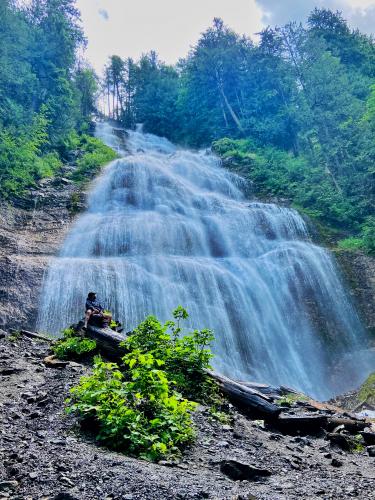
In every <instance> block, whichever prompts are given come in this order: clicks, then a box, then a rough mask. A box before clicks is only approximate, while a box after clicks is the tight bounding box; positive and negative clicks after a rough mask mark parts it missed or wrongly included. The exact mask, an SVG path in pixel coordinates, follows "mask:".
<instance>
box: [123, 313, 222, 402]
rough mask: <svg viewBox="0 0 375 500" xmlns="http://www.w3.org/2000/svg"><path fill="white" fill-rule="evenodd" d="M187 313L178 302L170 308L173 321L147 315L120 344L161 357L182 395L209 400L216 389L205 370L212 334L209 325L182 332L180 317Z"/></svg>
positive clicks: (184, 317)
mask: <svg viewBox="0 0 375 500" xmlns="http://www.w3.org/2000/svg"><path fill="white" fill-rule="evenodd" d="M188 316H189V315H188V313H187V311H186V310H185V309H184V308H183V307H181V306H179V307H178V308H177V309H175V310H174V311H173V317H174V320H175V321H167V322H166V323H165V324H164V325H162V324H161V323H160V322H159V321H158V319H157V318H155V317H154V316H149V317H148V318H146V319H145V321H143V322H142V323H141V324H140V325H139V326H138V327H137V328H136V329H135V330H134V332H133V333H132V335H130V336H129V337H128V338H127V339H126V340H125V341H124V343H123V345H124V347H125V348H126V349H127V350H129V351H133V350H139V351H140V352H143V353H145V352H149V353H151V354H152V355H153V356H155V358H157V359H160V360H162V361H163V362H164V370H165V371H166V373H167V374H168V376H169V378H170V380H171V381H173V383H174V385H175V387H176V388H177V389H178V390H179V391H181V392H182V394H183V395H184V396H185V397H187V398H191V399H194V400H195V401H202V402H203V401H205V402H208V400H209V398H210V397H214V395H215V390H216V384H212V383H211V379H210V378H209V377H208V375H207V373H206V372H205V370H206V369H207V368H209V367H210V364H209V363H210V360H211V358H212V353H211V351H210V349H209V346H210V344H211V342H212V341H213V339H214V335H213V332H212V331H211V330H209V329H203V330H194V331H193V332H191V333H189V334H187V335H181V334H182V328H181V321H183V320H185V319H187V318H188Z"/></svg>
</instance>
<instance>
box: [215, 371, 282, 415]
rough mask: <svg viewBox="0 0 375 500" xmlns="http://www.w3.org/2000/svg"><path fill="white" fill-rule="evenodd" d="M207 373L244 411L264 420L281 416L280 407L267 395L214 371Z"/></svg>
mask: <svg viewBox="0 0 375 500" xmlns="http://www.w3.org/2000/svg"><path fill="white" fill-rule="evenodd" d="M207 373H208V374H209V375H210V376H211V377H212V378H213V379H214V380H216V382H217V383H218V385H219V387H220V388H221V390H222V391H223V393H224V394H226V395H227V396H228V398H229V399H230V400H231V401H233V402H234V403H235V404H236V405H238V406H240V407H241V408H242V409H243V410H247V411H249V412H250V413H251V414H253V415H254V416H261V417H263V418H277V416H278V415H279V414H280V412H281V409H280V407H279V406H277V405H275V404H273V403H272V402H271V401H272V400H271V398H269V397H268V396H266V395H265V394H262V393H261V392H258V391H256V390H254V389H251V388H250V387H247V386H245V385H243V384H240V383H239V382H236V381H234V380H232V379H230V378H228V377H225V376H224V375H219V374H218V373H215V372H213V371H210V370H207Z"/></svg>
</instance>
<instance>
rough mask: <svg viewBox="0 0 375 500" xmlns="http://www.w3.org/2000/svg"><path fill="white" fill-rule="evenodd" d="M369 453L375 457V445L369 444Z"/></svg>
mask: <svg viewBox="0 0 375 500" xmlns="http://www.w3.org/2000/svg"><path fill="white" fill-rule="evenodd" d="M367 453H368V454H369V456H370V457H375V446H368V447H367Z"/></svg>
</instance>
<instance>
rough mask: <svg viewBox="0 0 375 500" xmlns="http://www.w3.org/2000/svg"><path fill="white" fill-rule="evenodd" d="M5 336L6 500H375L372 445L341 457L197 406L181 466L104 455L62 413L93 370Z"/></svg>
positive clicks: (326, 445) (39, 344)
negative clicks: (56, 363) (193, 435)
mask: <svg viewBox="0 0 375 500" xmlns="http://www.w3.org/2000/svg"><path fill="white" fill-rule="evenodd" d="M1 336H2V337H3V338H1V339H0V379H1V381H0V410H1V415H2V417H1V422H2V424H1V434H0V478H1V479H0V499H3V498H4V499H5V498H11V499H14V500H15V499H20V500H21V499H28V500H32V499H33V500H34V499H35V500H36V499H55V500H58V499H60V500H61V499H82V500H83V499H85V500H86V499H90V500H91V499H103V500H104V499H107V500H110V499H113V500H115V499H119V500H120V499H127V500H131V499H134V500H136V499H145V500H146V499H147V500H153V499H155V500H162V499H193V498H196V499H199V498H209V499H223V500H224V499H228V500H229V499H237V500H240V499H242V500H245V499H248V500H250V499H297V498H303V499H310V498H311V499H316V498H324V499H339V498H352V497H353V498H354V497H356V498H360V499H361V500H365V499H372V498H375V457H373V456H370V454H371V453H372V451H371V450H372V448H371V447H368V448H367V449H366V448H363V449H362V450H361V451H358V452H348V451H345V450H344V449H342V446H341V445H340V443H337V442H335V441H334V440H329V439H327V432H326V431H320V432H318V433H317V434H315V435H312V436H311V435H305V434H303V433H298V432H295V433H294V435H289V434H287V433H283V432H281V431H280V429H276V428H272V427H271V426H268V425H267V424H266V423H265V422H264V421H259V420H251V419H250V418H248V417H246V416H245V415H244V414H242V413H241V412H239V411H238V410H236V409H235V408H233V407H232V408H231V409H230V410H229V413H230V417H231V421H230V423H226V424H222V423H220V422H218V421H217V420H215V419H213V418H212V417H211V416H210V412H209V411H208V409H207V408H204V407H201V408H199V409H198V411H197V412H196V414H195V424H196V428H197V440H196V442H195V443H194V445H192V446H190V447H189V448H188V449H186V451H185V453H184V456H183V457H182V459H181V460H180V461H178V462H176V463H167V462H161V463H159V464H154V463H149V462H145V461H142V460H137V459H133V458H129V457H127V456H125V455H122V454H120V453H115V452H113V451H110V450H108V449H105V448H102V447H98V446H97V445H96V444H95V443H94V441H93V440H92V438H90V437H88V436H85V435H83V434H82V433H81V432H80V431H79V426H78V422H77V421H76V419H75V417H73V416H67V415H66V414H65V412H64V400H65V398H66V397H67V396H68V392H69V388H70V387H71V386H73V385H75V384H76V383H77V382H78V380H79V378H80V377H81V376H82V375H83V374H85V373H87V372H88V371H89V370H90V366H89V365H88V364H87V365H86V364H80V363H73V362H69V363H67V364H66V365H65V366H64V367H61V368H59V369H56V368H51V367H48V366H46V365H45V363H44V362H43V360H44V358H45V356H47V355H48V353H49V343H48V342H44V341H40V340H31V339H28V338H26V337H23V336H19V337H17V336H15V337H9V335H4V334H2V335H1ZM303 404H304V403H303V402H296V403H293V404H292V405H291V408H290V409H289V410H286V411H287V413H286V415H287V414H288V412H289V415H290V416H293V414H294V413H296V412H297V413H298V411H299V408H298V407H299V406H300V405H303ZM315 412H316V414H317V415H319V414H321V415H323V414H326V413H324V411H320V410H319V408H316V409H315ZM331 413H332V414H333V413H334V410H332V412H331ZM341 416H342V415H341ZM338 432H339V431H337V433H338ZM344 448H345V447H344Z"/></svg>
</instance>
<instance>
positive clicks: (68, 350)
mask: <svg viewBox="0 0 375 500" xmlns="http://www.w3.org/2000/svg"><path fill="white" fill-rule="evenodd" d="M62 333H63V338H62V339H60V340H58V341H57V342H56V344H55V345H54V346H53V347H52V351H53V352H54V354H55V355H56V356H57V357H58V358H59V359H78V358H81V357H83V356H86V355H88V354H92V353H93V352H94V351H95V350H96V342H95V340H92V339H87V338H82V337H80V336H78V335H77V333H76V332H75V330H73V329H72V328H67V329H65V330H64V331H63V332H62Z"/></svg>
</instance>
